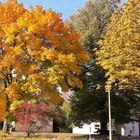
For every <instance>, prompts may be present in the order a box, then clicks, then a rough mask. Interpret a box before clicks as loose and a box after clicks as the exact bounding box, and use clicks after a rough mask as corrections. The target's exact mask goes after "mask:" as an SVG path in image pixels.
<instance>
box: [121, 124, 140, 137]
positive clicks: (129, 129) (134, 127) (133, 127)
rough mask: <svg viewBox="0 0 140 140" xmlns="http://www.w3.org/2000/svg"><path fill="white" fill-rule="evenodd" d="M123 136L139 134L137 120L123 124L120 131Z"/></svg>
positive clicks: (136, 135)
mask: <svg viewBox="0 0 140 140" xmlns="http://www.w3.org/2000/svg"><path fill="white" fill-rule="evenodd" d="M121 134H122V135H123V136H135V137H138V136H139V123H138V122H130V123H126V124H124V126H123V128H122V133H121Z"/></svg>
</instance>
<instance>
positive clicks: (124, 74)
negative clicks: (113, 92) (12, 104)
mask: <svg viewBox="0 0 140 140" xmlns="http://www.w3.org/2000/svg"><path fill="white" fill-rule="evenodd" d="M107 31H108V32H107V34H106V35H105V36H104V39H103V40H101V41H100V42H99V43H100V44H101V45H102V47H101V49H100V50H99V51H98V52H97V56H98V61H99V62H98V63H99V64H100V65H101V66H102V67H103V68H104V69H106V70H107V75H106V76H108V77H109V78H108V82H107V84H108V85H111V84H112V83H113V82H118V83H119V86H120V88H132V89H137V88H138V87H139V83H140V1H139V0H128V2H126V3H125V4H124V5H122V7H120V8H118V9H117V10H116V12H115V13H114V14H113V15H112V17H111V23H110V24H109V25H108V29H107Z"/></svg>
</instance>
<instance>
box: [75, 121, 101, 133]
mask: <svg viewBox="0 0 140 140" xmlns="http://www.w3.org/2000/svg"><path fill="white" fill-rule="evenodd" d="M99 129H100V122H92V123H90V124H86V123H84V124H83V125H82V126H80V127H74V128H73V131H72V132H73V133H74V134H97V131H98V130H99Z"/></svg>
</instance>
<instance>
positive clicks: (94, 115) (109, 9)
mask: <svg viewBox="0 0 140 140" xmlns="http://www.w3.org/2000/svg"><path fill="white" fill-rule="evenodd" d="M118 2H119V1H113V0H111V1H110V0H108V1H107V0H100V1H96V0H95V1H92V0H90V1H88V2H87V3H86V6H85V7H84V8H82V9H80V10H79V11H78V13H77V14H76V15H74V16H73V17H72V18H71V19H72V23H73V26H74V28H75V29H76V31H77V32H78V33H79V34H80V41H81V44H82V45H83V47H84V48H86V50H88V51H89V53H90V54H91V60H90V61H89V63H87V64H86V65H85V66H84V67H83V73H82V74H81V79H82V81H83V85H84V87H83V89H82V90H75V91H76V93H75V94H74V95H73V96H72V97H71V99H70V100H71V109H72V113H71V114H70V115H71V119H72V121H73V122H74V123H75V124H77V125H79V124H80V123H81V122H91V121H95V120H98V121H100V122H101V123H103V125H106V123H107V121H108V101H107V94H106V90H105V85H106V81H107V77H105V74H106V70H105V69H103V68H102V67H101V66H100V65H99V64H97V55H96V52H97V51H98V50H99V49H100V48H101V44H99V43H98V42H99V40H101V39H102V38H103V37H104V36H105V34H106V33H107V24H109V23H110V17H111V15H112V14H113V12H114V10H115V8H116V7H117V5H118ZM114 34H115V30H114ZM112 51H114V48H113V47H112ZM114 52H115V51H114ZM101 55H103V54H101ZM110 55H111V53H110ZM116 93H117V94H116ZM132 93H133V96H131V94H132ZM139 100H140V98H139V96H137V92H136V91H133V90H127V91H126V90H119V88H118V86H117V83H115V84H113V85H112V89H111V101H112V102H111V105H112V117H113V118H114V119H115V120H116V122H118V123H124V122H128V121H130V120H131V119H134V118H135V117H136V116H135V115H136V114H135V113H134V110H135V112H140V110H139V109H138V108H136V106H137V107H138V104H139ZM103 127H104V126H103ZM101 129H102V125H101Z"/></svg>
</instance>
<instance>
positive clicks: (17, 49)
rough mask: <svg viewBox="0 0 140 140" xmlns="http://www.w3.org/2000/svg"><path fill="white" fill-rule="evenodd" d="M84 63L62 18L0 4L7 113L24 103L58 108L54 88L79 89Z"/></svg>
mask: <svg viewBox="0 0 140 140" xmlns="http://www.w3.org/2000/svg"><path fill="white" fill-rule="evenodd" d="M88 59H89V55H88V53H87V52H86V51H85V50H84V49H83V48H82V47H81V45H80V43H79V35H78V34H77V33H76V32H75V31H74V30H73V29H72V28H71V25H70V24H68V23H67V24H64V23H63V22H62V19H61V15H60V14H57V13H55V12H53V11H51V10H48V11H45V10H44V9H43V8H42V7H41V6H36V7H35V8H32V7H31V8H30V9H29V10H27V9H25V8H24V7H23V4H19V3H17V1H16V0H8V1H7V2H6V3H0V94H2V93H3V94H5V96H6V98H5V102H6V111H7V112H9V111H10V107H11V108H12V109H13V108H16V106H17V105H18V104H20V102H22V101H24V100H25V99H26V100H27V98H28V100H29V99H38V98H39V97H44V98H46V99H47V100H49V101H53V103H55V104H61V102H62V101H63V99H62V97H61V96H60V94H59V90H58V87H61V89H62V91H67V90H68V89H69V87H78V88H82V82H81V81H80V80H79V77H78V75H79V74H80V66H81V65H82V64H84V63H85V62H87V60H88ZM3 107H5V106H1V108H0V109H2V108H3ZM5 115H6V114H5Z"/></svg>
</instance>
